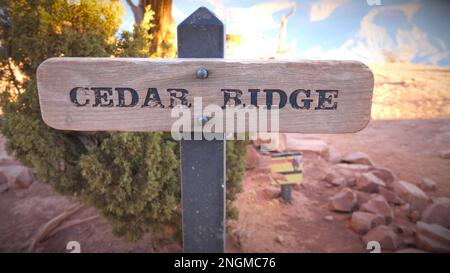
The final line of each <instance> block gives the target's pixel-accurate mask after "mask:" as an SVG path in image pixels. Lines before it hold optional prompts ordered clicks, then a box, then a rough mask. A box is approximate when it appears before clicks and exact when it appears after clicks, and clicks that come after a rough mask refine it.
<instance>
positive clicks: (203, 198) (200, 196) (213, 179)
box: [177, 7, 226, 253]
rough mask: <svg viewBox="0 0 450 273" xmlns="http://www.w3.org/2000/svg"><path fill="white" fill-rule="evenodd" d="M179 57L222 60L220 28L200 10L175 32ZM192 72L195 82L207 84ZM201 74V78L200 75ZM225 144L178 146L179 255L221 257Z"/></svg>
mask: <svg viewBox="0 0 450 273" xmlns="http://www.w3.org/2000/svg"><path fill="white" fill-rule="evenodd" d="M177 35H178V36H177V39H178V57H179V58H223V57H224V44H225V39H224V38H225V33H224V25H223V23H222V22H221V21H220V20H219V19H217V17H216V16H215V15H214V14H213V13H212V12H211V11H209V10H208V9H207V8H204V7H201V8H199V9H197V10H196V11H195V12H194V13H192V14H191V15H190V16H189V17H188V18H186V19H185V20H184V21H183V22H182V23H181V24H179V25H178V28H177ZM204 69H206V71H204V70H201V68H200V67H199V71H197V77H198V78H199V79H198V81H202V80H207V78H206V77H207V69H208V67H204ZM205 72H206V73H205ZM225 147H226V146H225V141H224V140H212V141H207V140H205V139H204V138H203V139H202V140H182V141H181V199H182V206H183V211H182V215H183V216H182V217H183V252H194V253H202V252H203V253H207V252H220V253H222V252H224V248H225V246H224V243H225V226H226V221H225V181H226V179H225V170H226V168H225V164H226V163H225V162H226V157H225V152H226V149H225Z"/></svg>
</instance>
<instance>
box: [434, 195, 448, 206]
mask: <svg viewBox="0 0 450 273" xmlns="http://www.w3.org/2000/svg"><path fill="white" fill-rule="evenodd" d="M433 203H435V204H442V205H444V206H447V207H450V198H448V197H436V198H433Z"/></svg>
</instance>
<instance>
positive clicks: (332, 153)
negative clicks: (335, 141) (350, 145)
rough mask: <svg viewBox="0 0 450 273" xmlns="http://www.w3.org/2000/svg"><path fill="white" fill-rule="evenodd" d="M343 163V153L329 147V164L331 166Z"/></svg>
mask: <svg viewBox="0 0 450 273" xmlns="http://www.w3.org/2000/svg"><path fill="white" fill-rule="evenodd" d="M341 161H342V155H341V152H339V150H338V149H336V147H334V146H331V145H329V146H328V162H330V163H331V164H337V163H340V162H341Z"/></svg>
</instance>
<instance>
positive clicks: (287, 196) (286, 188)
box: [281, 184, 292, 204]
mask: <svg viewBox="0 0 450 273" xmlns="http://www.w3.org/2000/svg"><path fill="white" fill-rule="evenodd" d="M281 198H283V200H284V201H285V202H286V203H288V204H291V203H292V186H291V184H283V185H281Z"/></svg>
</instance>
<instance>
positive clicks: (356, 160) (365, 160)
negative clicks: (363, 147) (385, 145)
mask: <svg viewBox="0 0 450 273" xmlns="http://www.w3.org/2000/svg"><path fill="white" fill-rule="evenodd" d="M342 161H343V162H346V163H352V164H363V165H369V166H373V163H372V161H371V160H370V158H369V156H368V155H367V154H366V153H363V152H354V153H351V154H349V155H347V156H346V157H345V158H344V159H343V160H342Z"/></svg>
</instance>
